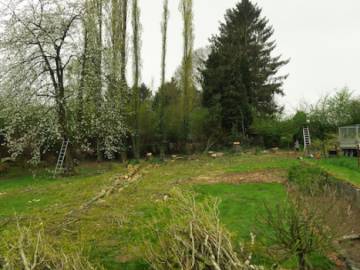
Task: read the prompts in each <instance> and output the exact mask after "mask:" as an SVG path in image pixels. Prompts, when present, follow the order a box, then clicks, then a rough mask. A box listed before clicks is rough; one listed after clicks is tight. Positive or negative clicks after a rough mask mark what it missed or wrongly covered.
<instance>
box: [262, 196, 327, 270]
mask: <svg viewBox="0 0 360 270" xmlns="http://www.w3.org/2000/svg"><path fill="white" fill-rule="evenodd" d="M324 224H325V222H324V219H323V217H322V216H321V215H320V213H319V212H318V211H317V210H316V209H315V208H314V207H311V205H310V204H309V203H307V201H306V200H305V199H304V198H301V197H297V198H296V199H294V200H289V201H287V202H286V203H285V204H282V205H277V206H276V207H274V208H267V213H266V215H265V217H264V219H263V220H262V222H261V226H265V227H266V228H267V230H269V231H270V233H268V234H267V235H266V245H269V244H270V243H271V246H270V247H268V249H269V250H270V251H271V252H273V254H274V255H275V256H276V257H278V259H280V260H286V259H289V258H291V257H293V256H295V257H296V258H297V262H298V269H299V270H306V269H309V268H311V263H310V260H309V259H310V257H311V255H314V254H325V253H326V251H328V250H329V249H330V247H331V242H332V234H331V232H330V229H329V228H328V227H327V226H325V225H324ZM261 226H260V227H261Z"/></svg>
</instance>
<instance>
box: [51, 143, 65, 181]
mask: <svg viewBox="0 0 360 270" xmlns="http://www.w3.org/2000/svg"><path fill="white" fill-rule="evenodd" d="M68 146H69V140H63V142H62V145H61V149H60V152H59V156H58V160H57V163H56V167H55V170H54V178H55V177H56V175H57V174H58V173H59V172H63V171H64V160H65V157H66V151H67V149H68Z"/></svg>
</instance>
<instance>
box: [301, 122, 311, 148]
mask: <svg viewBox="0 0 360 270" xmlns="http://www.w3.org/2000/svg"><path fill="white" fill-rule="evenodd" d="M303 135H304V151H306V150H308V148H309V146H310V145H311V136H310V129H309V128H308V127H306V128H304V129H303Z"/></svg>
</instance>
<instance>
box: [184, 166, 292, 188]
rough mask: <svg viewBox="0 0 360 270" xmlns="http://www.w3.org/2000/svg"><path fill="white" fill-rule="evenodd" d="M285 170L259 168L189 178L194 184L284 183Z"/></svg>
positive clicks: (285, 179)
mask: <svg viewBox="0 0 360 270" xmlns="http://www.w3.org/2000/svg"><path fill="white" fill-rule="evenodd" d="M286 181H287V171H286V170H279V169H276V170H275V169H274V170H261V171H255V172H247V173H227V174H221V175H216V176H199V177H195V178H191V179H189V181H188V182H190V183H194V184H219V183H225V184H246V183H285V182H286Z"/></svg>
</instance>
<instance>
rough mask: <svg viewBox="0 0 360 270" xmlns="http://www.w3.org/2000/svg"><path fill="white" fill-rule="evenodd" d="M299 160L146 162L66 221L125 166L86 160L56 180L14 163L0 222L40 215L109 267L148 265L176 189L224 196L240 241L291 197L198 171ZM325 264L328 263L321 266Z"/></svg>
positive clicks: (271, 187)
mask: <svg viewBox="0 0 360 270" xmlns="http://www.w3.org/2000/svg"><path fill="white" fill-rule="evenodd" d="M298 162H299V161H298V160H297V159H296V157H295V156H293V155H289V154H286V153H278V154H261V155H254V154H250V153H249V154H243V155H230V154H229V155H226V156H225V157H222V158H218V159H211V158H209V157H206V156H194V157H192V158H191V159H190V160H187V159H184V160H177V161H168V162H166V163H163V164H156V163H151V162H150V163H142V164H141V166H143V167H144V169H143V171H142V172H141V174H142V176H141V178H140V179H139V181H137V182H136V183H134V184H132V185H130V186H129V187H127V188H126V189H125V190H122V191H119V192H116V193H114V194H113V195H112V196H110V197H107V198H106V199H105V200H101V201H100V202H98V203H97V204H96V205H94V206H93V207H91V208H90V209H89V210H88V211H86V212H85V213H83V214H82V215H81V217H80V219H79V221H78V222H76V223H74V224H71V225H70V226H67V227H66V229H65V228H63V227H62V225H61V224H63V223H64V219H65V218H66V216H67V213H69V211H71V210H74V209H79V207H80V206H81V205H82V204H83V203H84V202H86V201H88V200H89V199H91V198H92V197H94V196H95V195H96V194H98V193H99V192H100V191H101V190H103V189H104V188H106V187H107V186H109V185H110V183H111V182H112V181H113V177H114V175H118V174H124V173H125V172H126V168H125V167H124V166H123V165H122V164H117V163H102V164H85V165H82V166H81V167H80V168H79V169H78V174H77V175H76V176H73V177H69V178H59V179H52V178H51V173H50V172H46V171H44V170H40V171H38V172H37V173H36V176H33V173H29V172H26V171H25V172H23V171H20V170H19V169H13V170H12V171H11V172H10V173H9V174H8V175H5V176H1V177H0V224H1V221H8V223H7V225H6V226H5V230H3V231H9V230H10V231H11V230H13V229H14V228H15V221H14V219H13V217H14V216H15V215H16V216H17V217H18V218H21V220H24V222H29V221H30V220H31V221H32V222H33V221H34V220H37V221H40V220H41V222H42V223H43V224H44V226H45V228H46V231H47V232H48V233H49V234H52V235H53V236H54V237H56V239H57V240H58V241H59V242H60V243H62V245H64V246H66V245H69V246H70V245H71V246H79V247H82V248H83V249H84V250H85V251H86V252H87V253H88V255H89V256H90V258H91V260H92V261H93V262H97V263H100V264H101V265H103V266H104V267H105V269H134V270H140V269H148V266H147V264H146V263H145V262H144V260H143V257H144V256H143V255H144V237H146V232H147V231H148V230H149V226H148V224H149V222H151V220H152V219H153V214H154V212H155V209H156V208H157V202H158V201H159V200H162V199H163V198H164V196H165V195H166V194H167V193H168V192H169V190H171V189H172V188H173V187H180V188H184V189H191V190H194V191H196V192H197V193H199V194H200V197H205V196H213V197H217V198H219V199H220V200H221V204H220V213H221V220H222V222H223V223H224V224H225V226H226V227H227V228H228V229H229V230H230V231H231V232H232V234H233V235H234V239H235V240H236V241H245V240H247V239H249V235H250V232H252V231H253V230H254V228H255V225H256V222H257V218H258V216H260V215H262V214H263V212H264V204H265V203H266V204H267V205H274V204H276V203H281V202H282V201H283V200H284V199H285V198H286V190H285V188H284V186H283V185H281V184H279V183H242V184H225V183H221V182H219V183H215V184H211V185H210V184H206V183H205V184H204V183H203V184H199V183H196V182H192V181H189V180H191V179H193V178H196V177H204V176H206V177H208V178H211V177H216V176H218V175H222V176H223V177H225V178H226V175H227V174H229V175H232V174H234V173H249V172H250V173H251V172H257V171H259V170H260V171H264V170H274V169H276V170H284V171H287V170H288V169H289V168H290V167H291V166H293V165H295V164H297V163H298ZM319 269H320V268H319Z"/></svg>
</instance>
